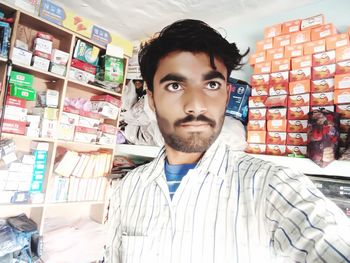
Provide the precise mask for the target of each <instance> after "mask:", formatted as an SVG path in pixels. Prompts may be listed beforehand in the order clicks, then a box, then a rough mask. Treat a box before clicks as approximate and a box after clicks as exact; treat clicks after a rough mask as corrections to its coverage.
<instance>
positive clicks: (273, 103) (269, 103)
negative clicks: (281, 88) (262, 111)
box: [265, 95, 287, 108]
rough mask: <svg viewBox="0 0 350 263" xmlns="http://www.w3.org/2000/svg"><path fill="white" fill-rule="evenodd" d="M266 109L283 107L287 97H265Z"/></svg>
mask: <svg viewBox="0 0 350 263" xmlns="http://www.w3.org/2000/svg"><path fill="white" fill-rule="evenodd" d="M265 105H266V107H267V108H271V107H284V106H286V105H287V95H278V96H270V97H267V99H266V101H265Z"/></svg>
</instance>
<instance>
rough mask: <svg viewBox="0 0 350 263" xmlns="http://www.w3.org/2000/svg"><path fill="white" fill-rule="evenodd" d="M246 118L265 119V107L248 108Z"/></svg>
mask: <svg viewBox="0 0 350 263" xmlns="http://www.w3.org/2000/svg"><path fill="white" fill-rule="evenodd" d="M248 119H249V120H265V119H266V108H260V109H249V111H248Z"/></svg>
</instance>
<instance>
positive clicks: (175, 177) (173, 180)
mask: <svg viewBox="0 0 350 263" xmlns="http://www.w3.org/2000/svg"><path fill="white" fill-rule="evenodd" d="M196 165H197V163H191V164H169V163H168V161H167V160H166V161H165V164H164V171H165V177H166V180H167V184H168V187H169V193H170V198H171V199H173V196H174V194H175V192H176V190H177V188H178V187H179V185H180V183H181V180H182V178H183V177H184V176H185V175H186V174H187V173H188V171H189V170H190V169H193V168H194V167H196Z"/></svg>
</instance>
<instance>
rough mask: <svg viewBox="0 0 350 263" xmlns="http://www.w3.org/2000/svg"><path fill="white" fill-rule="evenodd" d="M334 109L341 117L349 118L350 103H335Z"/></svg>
mask: <svg viewBox="0 0 350 263" xmlns="http://www.w3.org/2000/svg"><path fill="white" fill-rule="evenodd" d="M335 111H336V112H338V113H339V115H340V118H341V119H350V104H344V105H336V106H335Z"/></svg>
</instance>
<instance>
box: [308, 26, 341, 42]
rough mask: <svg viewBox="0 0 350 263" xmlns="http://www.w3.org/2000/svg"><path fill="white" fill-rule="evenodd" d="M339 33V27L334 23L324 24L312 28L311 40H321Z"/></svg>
mask: <svg viewBox="0 0 350 263" xmlns="http://www.w3.org/2000/svg"><path fill="white" fill-rule="evenodd" d="M337 33H338V31H337V29H336V28H335V26H334V25H333V24H332V23H328V24H324V25H321V26H318V27H315V28H313V29H311V40H312V41H315V40H319V39H322V38H326V37H329V36H334V35H336V34H337Z"/></svg>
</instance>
